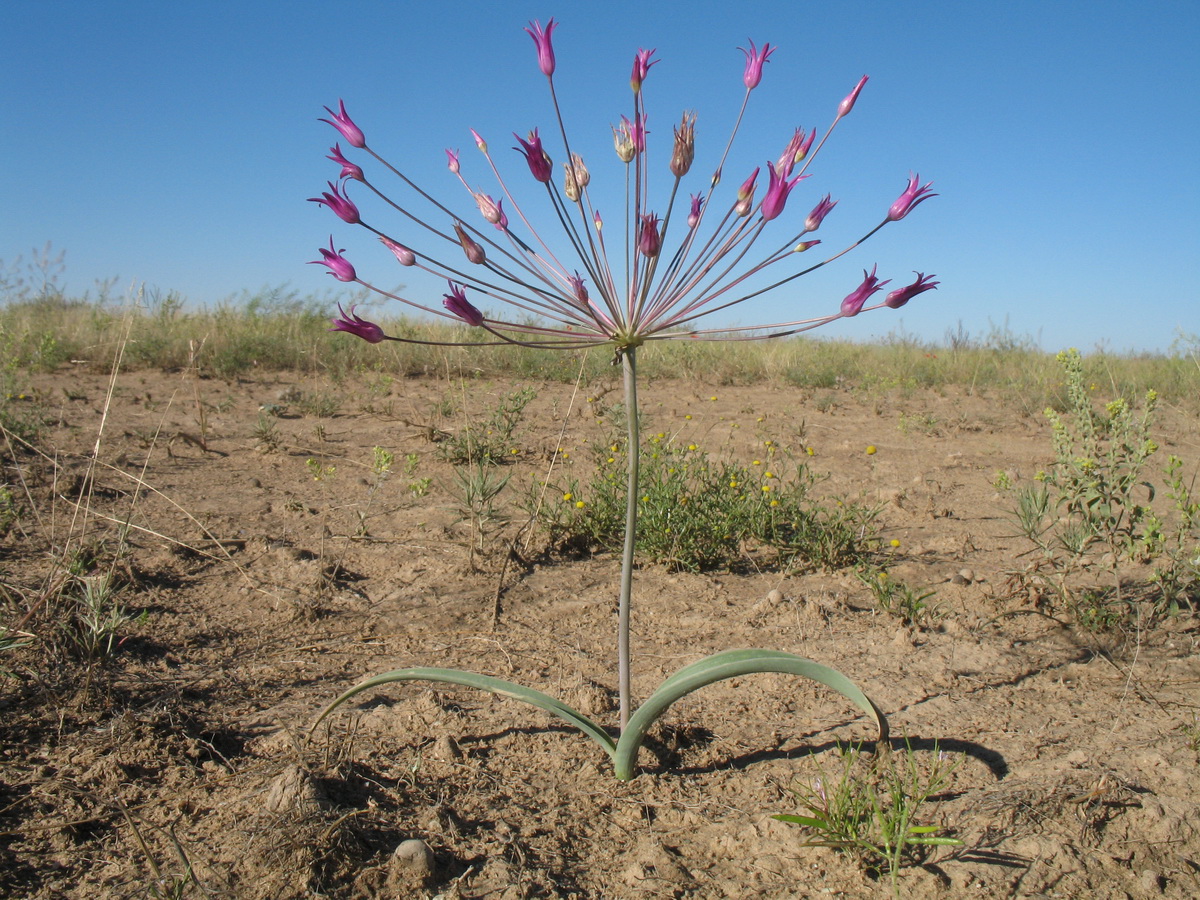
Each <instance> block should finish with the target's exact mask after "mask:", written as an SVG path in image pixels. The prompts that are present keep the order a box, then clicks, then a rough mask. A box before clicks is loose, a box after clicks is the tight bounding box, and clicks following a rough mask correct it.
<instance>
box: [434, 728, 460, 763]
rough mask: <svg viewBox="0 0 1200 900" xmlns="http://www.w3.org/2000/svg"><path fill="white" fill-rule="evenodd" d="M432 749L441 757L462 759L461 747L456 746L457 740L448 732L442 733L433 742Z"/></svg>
mask: <svg viewBox="0 0 1200 900" xmlns="http://www.w3.org/2000/svg"><path fill="white" fill-rule="evenodd" d="M433 750H434V752H435V753H436V754H437V755H438V756H439V757H440V758H441V759H462V749H461V748H460V747H459V746H458V741H456V740H454V738H452V737H450V735H448V734H443V735H442V736H441V737H439V738H438V739H437V740H436V741H434V742H433Z"/></svg>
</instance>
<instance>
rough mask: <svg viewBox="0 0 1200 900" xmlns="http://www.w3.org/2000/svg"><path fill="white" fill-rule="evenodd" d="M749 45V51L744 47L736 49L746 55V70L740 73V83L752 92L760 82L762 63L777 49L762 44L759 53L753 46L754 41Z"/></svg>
mask: <svg viewBox="0 0 1200 900" xmlns="http://www.w3.org/2000/svg"><path fill="white" fill-rule="evenodd" d="M749 43H750V49H749V50H747V49H745V48H744V47H738V49H739V50H741V51H742V52H743V53H745V54H746V70H745V72H743V73H742V82H743V83H744V84H745V85H746V89H747V90H750V91H752V90H754V89H755V88H756V87H758V83H759V82H760V81H762V67H763V63H765V62H767V60H768V58H769V57H770V56H771V54H772V53H774V52H775V51H776V50H777V49H778V48H777V47H772V46H771V45H770V44H763V48H762V50H761V51H760V50H759V49H758V48H757V47H755V46H754V41H749Z"/></svg>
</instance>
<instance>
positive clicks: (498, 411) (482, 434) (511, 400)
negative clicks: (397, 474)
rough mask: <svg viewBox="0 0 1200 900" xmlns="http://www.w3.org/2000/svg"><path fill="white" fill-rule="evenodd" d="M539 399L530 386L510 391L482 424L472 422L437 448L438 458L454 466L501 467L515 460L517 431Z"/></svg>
mask: <svg viewBox="0 0 1200 900" xmlns="http://www.w3.org/2000/svg"><path fill="white" fill-rule="evenodd" d="M536 397H537V392H536V391H534V390H533V388H530V387H521V388H517V389H516V390H513V391H510V392H509V393H507V394H505V395H504V396H503V397H501V398H500V401H499V402H498V403H497V404H496V408H495V409H493V410H492V411H491V413H489V414H488V416H487V418H485V419H484V420H483V421H482V422H469V423H468V424H466V425H465V426H463V427H462V428H461V429H460V430H459V431H457V432H455V433H454V434H451V435H450V436H449V437H448V438H447V439H446V440H444V441H442V442H441V443H439V444H438V445H437V452H438V456H440V457H441V458H442V459H445V460H448V461H449V462H451V463H453V464H455V465H464V464H473V463H483V464H486V465H498V464H500V463H504V462H508V461H510V460H511V459H512V458H513V455H514V454H513V449H514V448H515V446H516V439H515V435H516V431H517V429H518V427H519V426H520V424H521V420H522V418H524V415H525V407H527V406H528V405H529V404H530V403H532V402H533V400H534V399H535V398H536Z"/></svg>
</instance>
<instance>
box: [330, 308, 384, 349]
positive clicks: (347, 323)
mask: <svg viewBox="0 0 1200 900" xmlns="http://www.w3.org/2000/svg"><path fill="white" fill-rule="evenodd" d="M338 312H339V313H341V318H340V319H331V320H330V321H331V322H332V323H333V327H332V328H330V329H329V330H330V331H346V332H349V333H350V334H353V335H355V336H356V337H360V338H362V339H363V340H364V341H366V342H367V343H369V344H378V343H379V342H380V341H383V340H386V339H387V335H386V334H384V333H383V329H382V328H380V327H379V326H378V325H376V324H375V323H374V322H368V321H367V320H366V319H364V318H363V317H362V316H356V315H355V314H354V306H353V304H351V306H350V311H349V312H346V311H345V310H343V309H342V304H340V303H339V304H338Z"/></svg>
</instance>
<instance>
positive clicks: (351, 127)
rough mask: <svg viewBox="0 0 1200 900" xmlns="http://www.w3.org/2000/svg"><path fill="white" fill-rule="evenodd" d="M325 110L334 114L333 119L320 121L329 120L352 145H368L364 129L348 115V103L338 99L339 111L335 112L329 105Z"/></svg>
mask: <svg viewBox="0 0 1200 900" xmlns="http://www.w3.org/2000/svg"><path fill="white" fill-rule="evenodd" d="M325 112H327V113H329V114H330V115H331V116H333V119H332V120H330V119H318V120H317V121H318V122H328V123H329V124H330V125H332V126H333V127H334V128H336V129H337V130H338V131H340V132H341V133H342V137H344V138H345V139H346V142H347V143H348V144H349V145H350V146H351V147H357V148H358V149H360V150H361V149H362V148H363V147H365V146H367V139H366V138H365V137H363V133H362V129H360V128H359V127H358V126H357V125H355V124H354V123H353V122H352V121H350V117H349V116H348V115H346V104H345V103H343V102H342V101H341V100H339V101H338V111H337V112H336V113H335V112H334V111H333V110H332V109H330V108H329V107H328V106H327V107H325Z"/></svg>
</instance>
